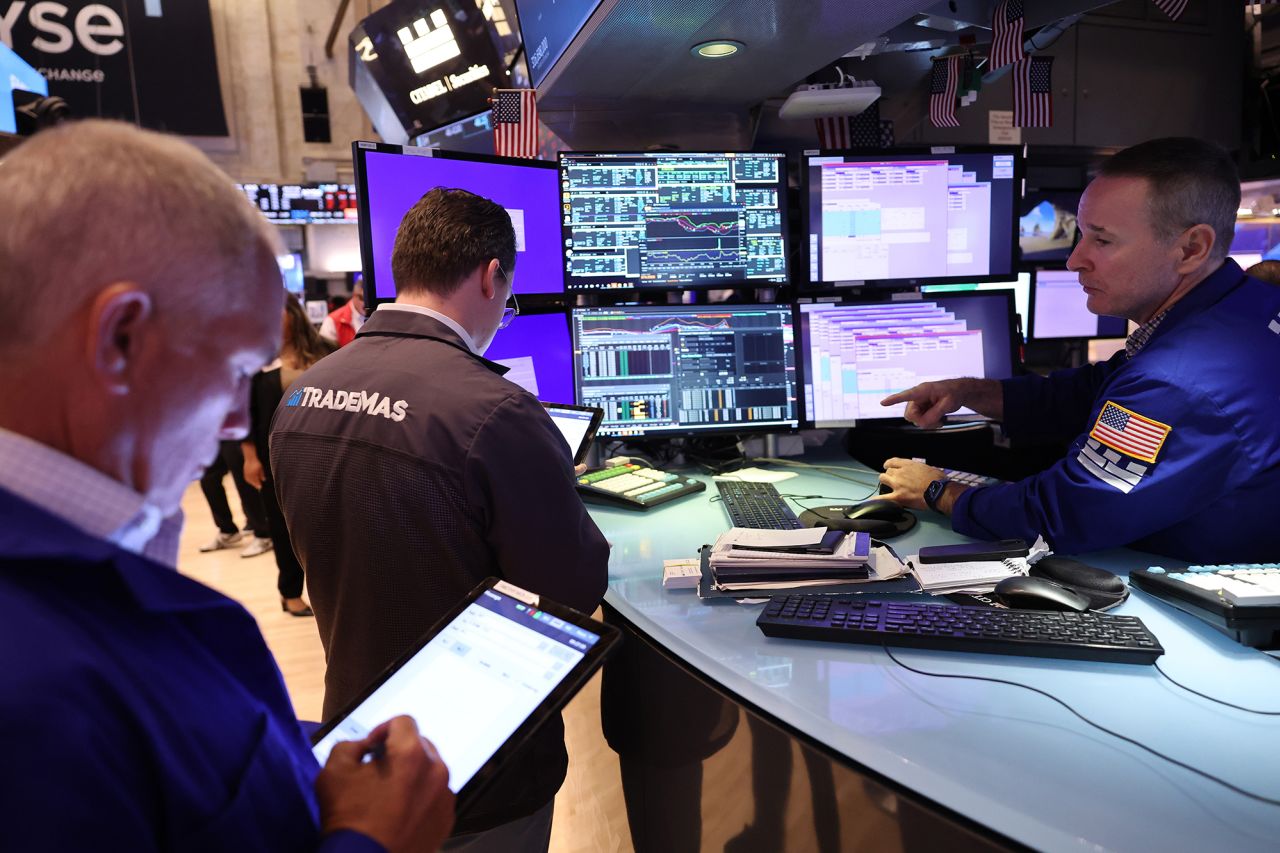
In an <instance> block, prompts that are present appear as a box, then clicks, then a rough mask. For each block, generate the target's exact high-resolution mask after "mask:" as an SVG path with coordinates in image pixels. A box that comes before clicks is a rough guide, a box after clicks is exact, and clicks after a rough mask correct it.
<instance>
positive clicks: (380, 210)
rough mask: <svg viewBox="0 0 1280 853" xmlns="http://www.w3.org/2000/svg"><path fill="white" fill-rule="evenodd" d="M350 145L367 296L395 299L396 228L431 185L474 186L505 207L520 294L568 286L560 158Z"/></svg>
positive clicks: (377, 299) (475, 190) (555, 290)
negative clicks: (558, 173) (513, 236)
mask: <svg viewBox="0 0 1280 853" xmlns="http://www.w3.org/2000/svg"><path fill="white" fill-rule="evenodd" d="M352 150H353V152H354V159H355V169H356V186H357V193H356V194H357V198H358V200H359V203H360V220H359V221H360V249H361V254H362V256H363V259H364V281H365V299H367V300H371V301H372V302H375V303H376V302H386V301H390V300H393V299H395V296H396V284H395V279H394V278H393V276H392V275H391V250H392V248H393V247H394V245H395V240H396V231H397V230H398V229H399V228H400V220H401V219H403V218H404V215H405V214H406V213H408V211H409V208H411V207H413V205H414V204H416V203H417V201H418V199H420V198H422V196H423V195H424V194H425V193H426V192H427V191H428V190H430V189H432V188H433V187H451V188H457V189H464V190H469V191H471V192H473V193H476V194H477V195H482V196H484V197H485V198H488V199H491V200H493V201H494V202H496V203H497V204H500V205H502V206H503V207H504V208H506V210H507V213H508V214H510V216H511V224H512V225H514V226H515V232H516V269H515V272H514V276H515V291H516V293H517V294H520V295H525V294H532V293H563V292H564V278H563V276H564V274H563V272H562V271H561V269H560V225H559V213H558V211H559V205H560V193H559V190H558V189H557V187H556V166H555V164H554V163H546V162H543V161H541V160H516V159H513V158H508V157H491V156H483V155H479V154H464V153H461V152H457V151H440V150H438V149H434V148H410V147H406V146H400V145H387V144H384V143H377V142H356V143H353V145H352Z"/></svg>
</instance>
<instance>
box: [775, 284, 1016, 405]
mask: <svg viewBox="0 0 1280 853" xmlns="http://www.w3.org/2000/svg"><path fill="white" fill-rule="evenodd" d="M969 281H973V279H969ZM980 298H987V299H1003V300H1004V302H1005V313H1006V315H1007V317H1008V322H1009V327H1008V329H1007V330H1006V333H1007V335H1008V340H1009V374H1010V376H1011V377H1012V376H1016V375H1017V373H1018V366H1019V365H1020V364H1021V363H1022V359H1021V358H1020V355H1019V349H1020V344H1021V343H1022V341H1021V336H1020V335H1019V334H1018V315H1017V310H1016V307H1015V306H1016V303H1015V301H1014V298H1013V290H1012V289H1002V290H968V291H963V292H959V293H938V294H932V293H931V294H919V295H917V296H916V297H915V298H909V299H895V298H892V296H891V295H890V294H888V293H884V292H880V293H870V294H862V295H861V296H860V297H859V298H856V299H840V300H832V299H819V298H812V297H801V298H800V299H797V300H796V301H794V302H793V303H792V308H793V310H794V311H795V316H794V317H793V318H792V329H793V330H794V337H795V348H796V382H797V388H796V396H797V398H798V403H799V412H800V416H801V422H800V428H801V429H850V428H851V427H850V426H849V425H844V426H831V425H829V424H826V423H825V422H824V423H822V424H819V422H818V421H817V420H816V419H814V418H812V417H810V412H809V407H808V403H807V397H806V396H805V385H806V381H807V380H808V378H809V375H808V370H807V365H806V360H805V358H804V354H805V351H806V350H807V349H808V346H809V342H808V336H807V333H806V332H805V331H804V326H803V324H802V323H801V321H800V316H801V314H802V313H804V312H803V309H802V307H801V306H804V305H818V306H845V305H876V304H881V303H888V304H895V303H896V304H904V303H912V302H933V301H939V300H951V299H980ZM1028 310H1030V308H1028ZM957 378H960V377H957ZM981 378H984V379H986V378H997V377H985V376H984V377H981ZM999 378H1004V377H999ZM948 417H952V418H954V419H955V420H953V421H951V422H955V421H956V420H958V421H974V420H987V419H986V418H983V417H981V416H974V415H959V416H948ZM866 423H874V424H879V425H905V424H907V423H908V422H907V421H906V420H905V419H904V418H901V417H897V416H894V415H886V416H885V417H883V418H860V419H859V420H858V421H857V423H856V424H854V426H862V425H863V424H866Z"/></svg>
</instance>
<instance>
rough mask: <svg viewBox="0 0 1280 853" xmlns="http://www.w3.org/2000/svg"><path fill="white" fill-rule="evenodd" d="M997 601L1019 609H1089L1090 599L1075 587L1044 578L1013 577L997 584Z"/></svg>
mask: <svg viewBox="0 0 1280 853" xmlns="http://www.w3.org/2000/svg"><path fill="white" fill-rule="evenodd" d="M995 596H996V601H998V602H1000V603H1001V604H1003V605H1004V606H1005V607H1012V608H1015V609H1017V610H1073V611H1075V612H1077V613H1082V612H1084V611H1086V610H1088V609H1089V599H1088V598H1086V597H1085V596H1083V595H1081V594H1080V593H1078V592H1076V591H1075V590H1073V589H1067V588H1066V587H1065V586H1062V585H1061V584H1056V583H1054V582H1053V581H1049V580H1045V579H1044V578H1028V577H1022V576H1018V577H1012V578H1005V579H1004V580H1002V581H1000V583H998V584H996V592H995Z"/></svg>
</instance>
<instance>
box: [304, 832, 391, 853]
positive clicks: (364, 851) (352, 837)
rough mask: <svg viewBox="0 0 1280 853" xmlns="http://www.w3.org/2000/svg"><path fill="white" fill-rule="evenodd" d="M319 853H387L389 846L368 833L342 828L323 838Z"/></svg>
mask: <svg viewBox="0 0 1280 853" xmlns="http://www.w3.org/2000/svg"><path fill="white" fill-rule="evenodd" d="M318 853H387V848H385V847H383V846H382V845H381V844H379V843H378V842H376V841H374V840H373V839H372V838H370V837H369V836H367V835H362V834H360V833H359V832H353V831H352V830H350V829H340V830H338V831H337V832H330V833H329V834H328V835H326V836H325V837H324V838H323V839H322V840H321V842H320V849H319V851H318Z"/></svg>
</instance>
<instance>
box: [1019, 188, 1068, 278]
mask: <svg viewBox="0 0 1280 853" xmlns="http://www.w3.org/2000/svg"><path fill="white" fill-rule="evenodd" d="M1080 192H1081V191H1080V190H1032V191H1029V192H1028V193H1027V194H1026V195H1024V196H1023V197H1022V203H1021V205H1020V206H1019V208H1018V247H1019V248H1020V249H1021V250H1022V261H1023V263H1035V262H1037V261H1038V262H1040V263H1045V262H1050V263H1052V262H1059V263H1066V262H1067V258H1069V257H1070V256H1071V250H1072V249H1074V248H1075V245H1076V236H1077V235H1078V234H1079V228H1078V227H1077V225H1076V211H1077V210H1078V209H1079V207H1080Z"/></svg>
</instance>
